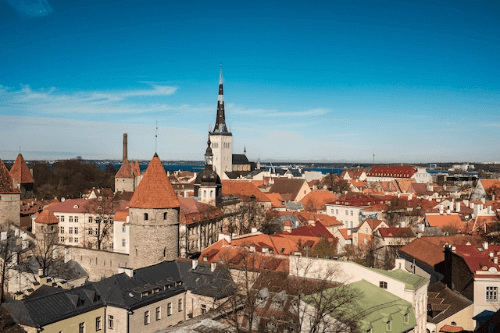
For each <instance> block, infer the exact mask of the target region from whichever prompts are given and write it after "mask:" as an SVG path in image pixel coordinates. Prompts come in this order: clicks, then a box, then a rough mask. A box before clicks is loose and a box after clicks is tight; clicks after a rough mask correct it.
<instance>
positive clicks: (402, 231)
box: [378, 227, 416, 238]
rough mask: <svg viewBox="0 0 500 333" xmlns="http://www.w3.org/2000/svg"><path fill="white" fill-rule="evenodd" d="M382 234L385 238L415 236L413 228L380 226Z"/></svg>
mask: <svg viewBox="0 0 500 333" xmlns="http://www.w3.org/2000/svg"><path fill="white" fill-rule="evenodd" d="M378 231H379V232H380V235H381V236H382V237H384V238H396V237H397V238H415V237H416V236H415V234H414V233H413V230H411V228H394V227H392V228H379V229H378Z"/></svg>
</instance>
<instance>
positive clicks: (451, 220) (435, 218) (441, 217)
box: [425, 214, 464, 230]
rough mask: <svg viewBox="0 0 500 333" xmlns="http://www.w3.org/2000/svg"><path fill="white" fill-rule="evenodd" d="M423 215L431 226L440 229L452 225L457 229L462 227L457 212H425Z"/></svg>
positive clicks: (462, 224)
mask: <svg viewBox="0 0 500 333" xmlns="http://www.w3.org/2000/svg"><path fill="white" fill-rule="evenodd" d="M425 217H426V218H427V221H428V222H429V225H430V226H431V227H439V228H441V229H443V228H446V227H452V228H455V229H458V230H462V229H463V228H464V223H463V222H462V220H461V219H460V215H458V214H425Z"/></svg>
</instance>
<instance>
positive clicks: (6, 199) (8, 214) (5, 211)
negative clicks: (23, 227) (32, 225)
mask: <svg viewBox="0 0 500 333" xmlns="http://www.w3.org/2000/svg"><path fill="white" fill-rule="evenodd" d="M20 214H21V197H20V194H18V193H0V225H6V224H7V223H11V224H15V225H17V226H19V225H20V224H21V218H20Z"/></svg>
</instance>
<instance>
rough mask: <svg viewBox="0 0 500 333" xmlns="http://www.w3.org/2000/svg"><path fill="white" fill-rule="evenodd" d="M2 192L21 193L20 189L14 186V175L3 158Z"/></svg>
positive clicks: (0, 162) (0, 173) (0, 180)
mask: <svg viewBox="0 0 500 333" xmlns="http://www.w3.org/2000/svg"><path fill="white" fill-rule="evenodd" d="M0 193H19V190H18V189H17V188H14V182H13V181H12V177H11V176H10V174H9V170H7V167H6V166H5V164H3V162H2V160H0Z"/></svg>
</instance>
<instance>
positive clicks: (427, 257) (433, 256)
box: [399, 235, 481, 268]
mask: <svg viewBox="0 0 500 333" xmlns="http://www.w3.org/2000/svg"><path fill="white" fill-rule="evenodd" d="M468 242H469V243H471V244H480V243H481V239H480V238H479V237H473V236H462V235H460V236H445V237H422V238H417V239H414V240H412V241H411V242H410V243H408V244H406V245H405V246H403V247H402V248H400V249H399V251H400V252H402V253H404V254H406V255H408V256H410V257H412V258H415V259H416V260H418V261H420V262H422V263H424V264H426V265H427V266H429V267H431V268H434V266H435V265H437V264H439V263H440V262H443V261H444V246H445V245H446V244H451V245H463V244H466V243H468Z"/></svg>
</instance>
